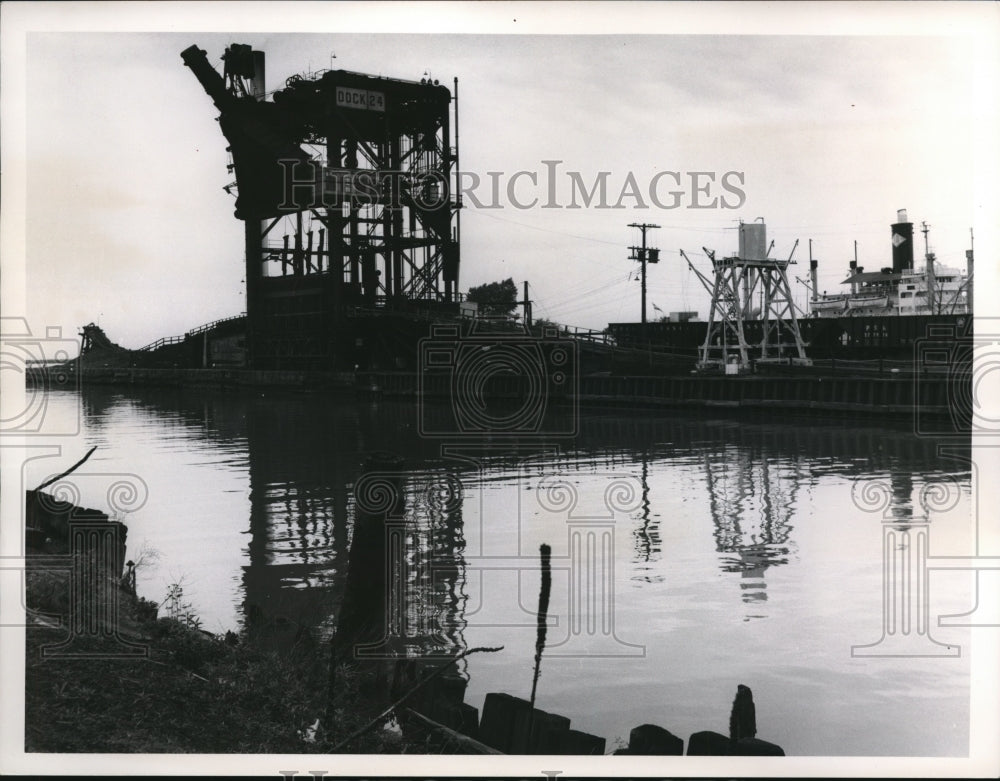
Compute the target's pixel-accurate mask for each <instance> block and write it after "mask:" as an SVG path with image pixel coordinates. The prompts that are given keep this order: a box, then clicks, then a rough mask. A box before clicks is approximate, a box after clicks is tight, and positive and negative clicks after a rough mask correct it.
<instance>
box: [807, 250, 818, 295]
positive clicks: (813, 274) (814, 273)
mask: <svg viewBox="0 0 1000 781" xmlns="http://www.w3.org/2000/svg"><path fill="white" fill-rule="evenodd" d="M818 268H819V261H818V260H810V261H809V284H810V285H811V286H812V294H813V295H812V298H813V301H815V300H816V299H817V298H819V281H818V279H819V272H818V270H817V269H818Z"/></svg>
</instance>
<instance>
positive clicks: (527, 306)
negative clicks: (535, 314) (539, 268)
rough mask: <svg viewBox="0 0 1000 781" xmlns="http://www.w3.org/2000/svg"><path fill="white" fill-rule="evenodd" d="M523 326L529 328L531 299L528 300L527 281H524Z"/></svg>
mask: <svg viewBox="0 0 1000 781" xmlns="http://www.w3.org/2000/svg"><path fill="white" fill-rule="evenodd" d="M523 303H524V324H525V326H527V327H528V328H531V299H529V298H528V280H524V302H523Z"/></svg>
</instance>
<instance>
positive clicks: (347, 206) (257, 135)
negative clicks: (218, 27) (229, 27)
mask: <svg viewBox="0 0 1000 781" xmlns="http://www.w3.org/2000/svg"><path fill="white" fill-rule="evenodd" d="M181 57H182V58H183V60H184V63H185V65H187V66H188V67H189V68H191V70H192V72H193V73H194V75H195V76H196V77H197V79H198V81H199V82H200V83H201V86H202V87H203V88H204V90H205V92H206V93H208V95H209V96H210V97H211V98H212V101H213V102H214V104H215V107H216V108H217V109H218V110H219V112H220V116H219V118H218V121H219V124H220V128H221V130H222V133H223V135H224V136H225V137H226V140H227V141H228V143H229V147H228V151H229V152H231V154H232V165H231V166H230V169H231V170H232V171H233V172H234V174H235V180H236V181H235V183H234V184H232V185H229V186H227V188H226V190H227V191H228V192H232V190H233V189H235V190H236V192H237V197H236V217H237V218H238V219H240V220H242V221H243V223H244V231H245V243H246V291H247V346H248V352H249V355H250V361H251V365H252V366H254V367H256V368H310V369H330V368H337V367H338V365H342V364H345V363H349V360H348V359H346V358H344V357H343V356H344V355H345V354H346V353H348V352H350V349H351V347H350V345H352V344H353V342H354V340H355V337H356V335H357V334H356V333H354V332H352V329H351V327H349V326H346V325H345V323H346V322H347V321H348V320H351V319H352V318H355V320H354V321H353V322H354V323H355V325H356V324H357V322H358V321H357V320H356V318H358V317H363V316H368V317H370V316H372V315H374V314H376V313H389V312H391V313H397V314H406V313H410V314H411V315H412V314H413V313H414V311H415V310H419V309H434V310H438V311H440V310H442V309H444V310H445V311H448V310H449V309H450V307H451V306H452V305H455V306H456V307H457V300H458V292H457V290H458V271H459V236H458V230H459V229H458V216H457V215H458V209H459V202H458V200H457V198H456V197H455V194H456V193H457V192H458V187H457V181H456V178H457V171H458V167H457V166H458V133H457V118H458V109H457V86H458V85H457V80H456V83H455V89H456V93H455V99H454V100H453V97H452V93H451V92H450V91H449V90H448V88H447V87H444V86H441V85H439V84H438V83H437V82H436V81H431V80H429V79H423V80H421V81H419V82H417V81H405V80H401V79H387V78H382V77H380V76H379V77H376V76H371V75H365V74H361V73H353V72H350V71H345V70H328V71H324V72H321V73H318V74H309V75H306V76H292V77H291V78H289V79H288V80H287V82H286V83H285V86H284V88H282V89H279V90H277V91H276V92H274V93H273V95H271V99H270V100H268V99H267V98H268V95H267V93H266V92H265V86H264V53H263V52H260V51H254V50H253V49H252V48H251V47H250V46H248V45H245V44H234V45H232V46H229V47H228V48H227V49H226V51H225V54H224V55H223V57H222V60H223V65H224V68H223V74H222V75H220V74H219V73H218V71H216V69H215V68H214V67H213V66H212V65H211V64H210V63H209V61H208V59H207V57H206V53H205V51H204V50H202V49H199V48H198V47H197V46H191V47H189V48H187V49H185V50H184V51H183V52H182V53H181ZM452 116H454V120H455V121H454V124H455V134H454V136H453V135H452Z"/></svg>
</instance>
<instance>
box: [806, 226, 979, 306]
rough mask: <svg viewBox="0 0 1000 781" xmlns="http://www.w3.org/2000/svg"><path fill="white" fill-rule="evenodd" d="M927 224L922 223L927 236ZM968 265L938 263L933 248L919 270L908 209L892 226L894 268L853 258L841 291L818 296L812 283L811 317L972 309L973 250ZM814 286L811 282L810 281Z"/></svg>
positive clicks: (969, 254)
mask: <svg viewBox="0 0 1000 781" xmlns="http://www.w3.org/2000/svg"><path fill="white" fill-rule="evenodd" d="M927 230H928V229H927V226H926V225H924V233H925V235H926V232H927ZM966 258H967V260H968V263H969V269H968V270H967V271H962V270H961V269H957V268H952V267H950V266H942V265H938V264H937V263H936V262H935V256H934V253H933V252H929V251H928V252H926V253H925V259H926V260H925V265H924V266H923V268H919V269H917V268H914V264H913V223H911V222H908V221H907V218H906V210H905V209H900V210H899V212H898V213H897V222H896V223H894V224H893V225H892V266H891V267H886V268H882V269H880V270H879V271H865V270H864V268H863V267H861V266H858V262H857V258H855V260H852V261H851V263H850V267H849V274H848V277H847V279H845V280H844V281H843V282H841V285H844V286H847V290H846V291H845V292H842V293H834V294H829V295H827V294H826V293H825V292H824V293H822V294H817V291H816V289H815V287H813V291H812V292H813V295H812V298H811V300H810V314H811V315H812V316H813V317H873V316H874V317H880V316H881V317H912V316H915V315H964V314H969V313H970V312H971V311H972V273H973V272H972V251H971V250H969V251H968V252H967V253H966ZM813 284H814V285H815V283H813Z"/></svg>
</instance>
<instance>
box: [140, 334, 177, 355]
mask: <svg viewBox="0 0 1000 781" xmlns="http://www.w3.org/2000/svg"><path fill="white" fill-rule="evenodd" d="M183 341H184V337H183V336H164V337H162V338H160V339H157V340H156V341H155V342H150V343H149V344H147V345H146V346H145V347H140V348H139V349H138V350H136V352H138V353H143V352H152V351H153V350H159V349H160V348H161V347H166V346H167V345H168V344H179V343H180V342H183Z"/></svg>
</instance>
